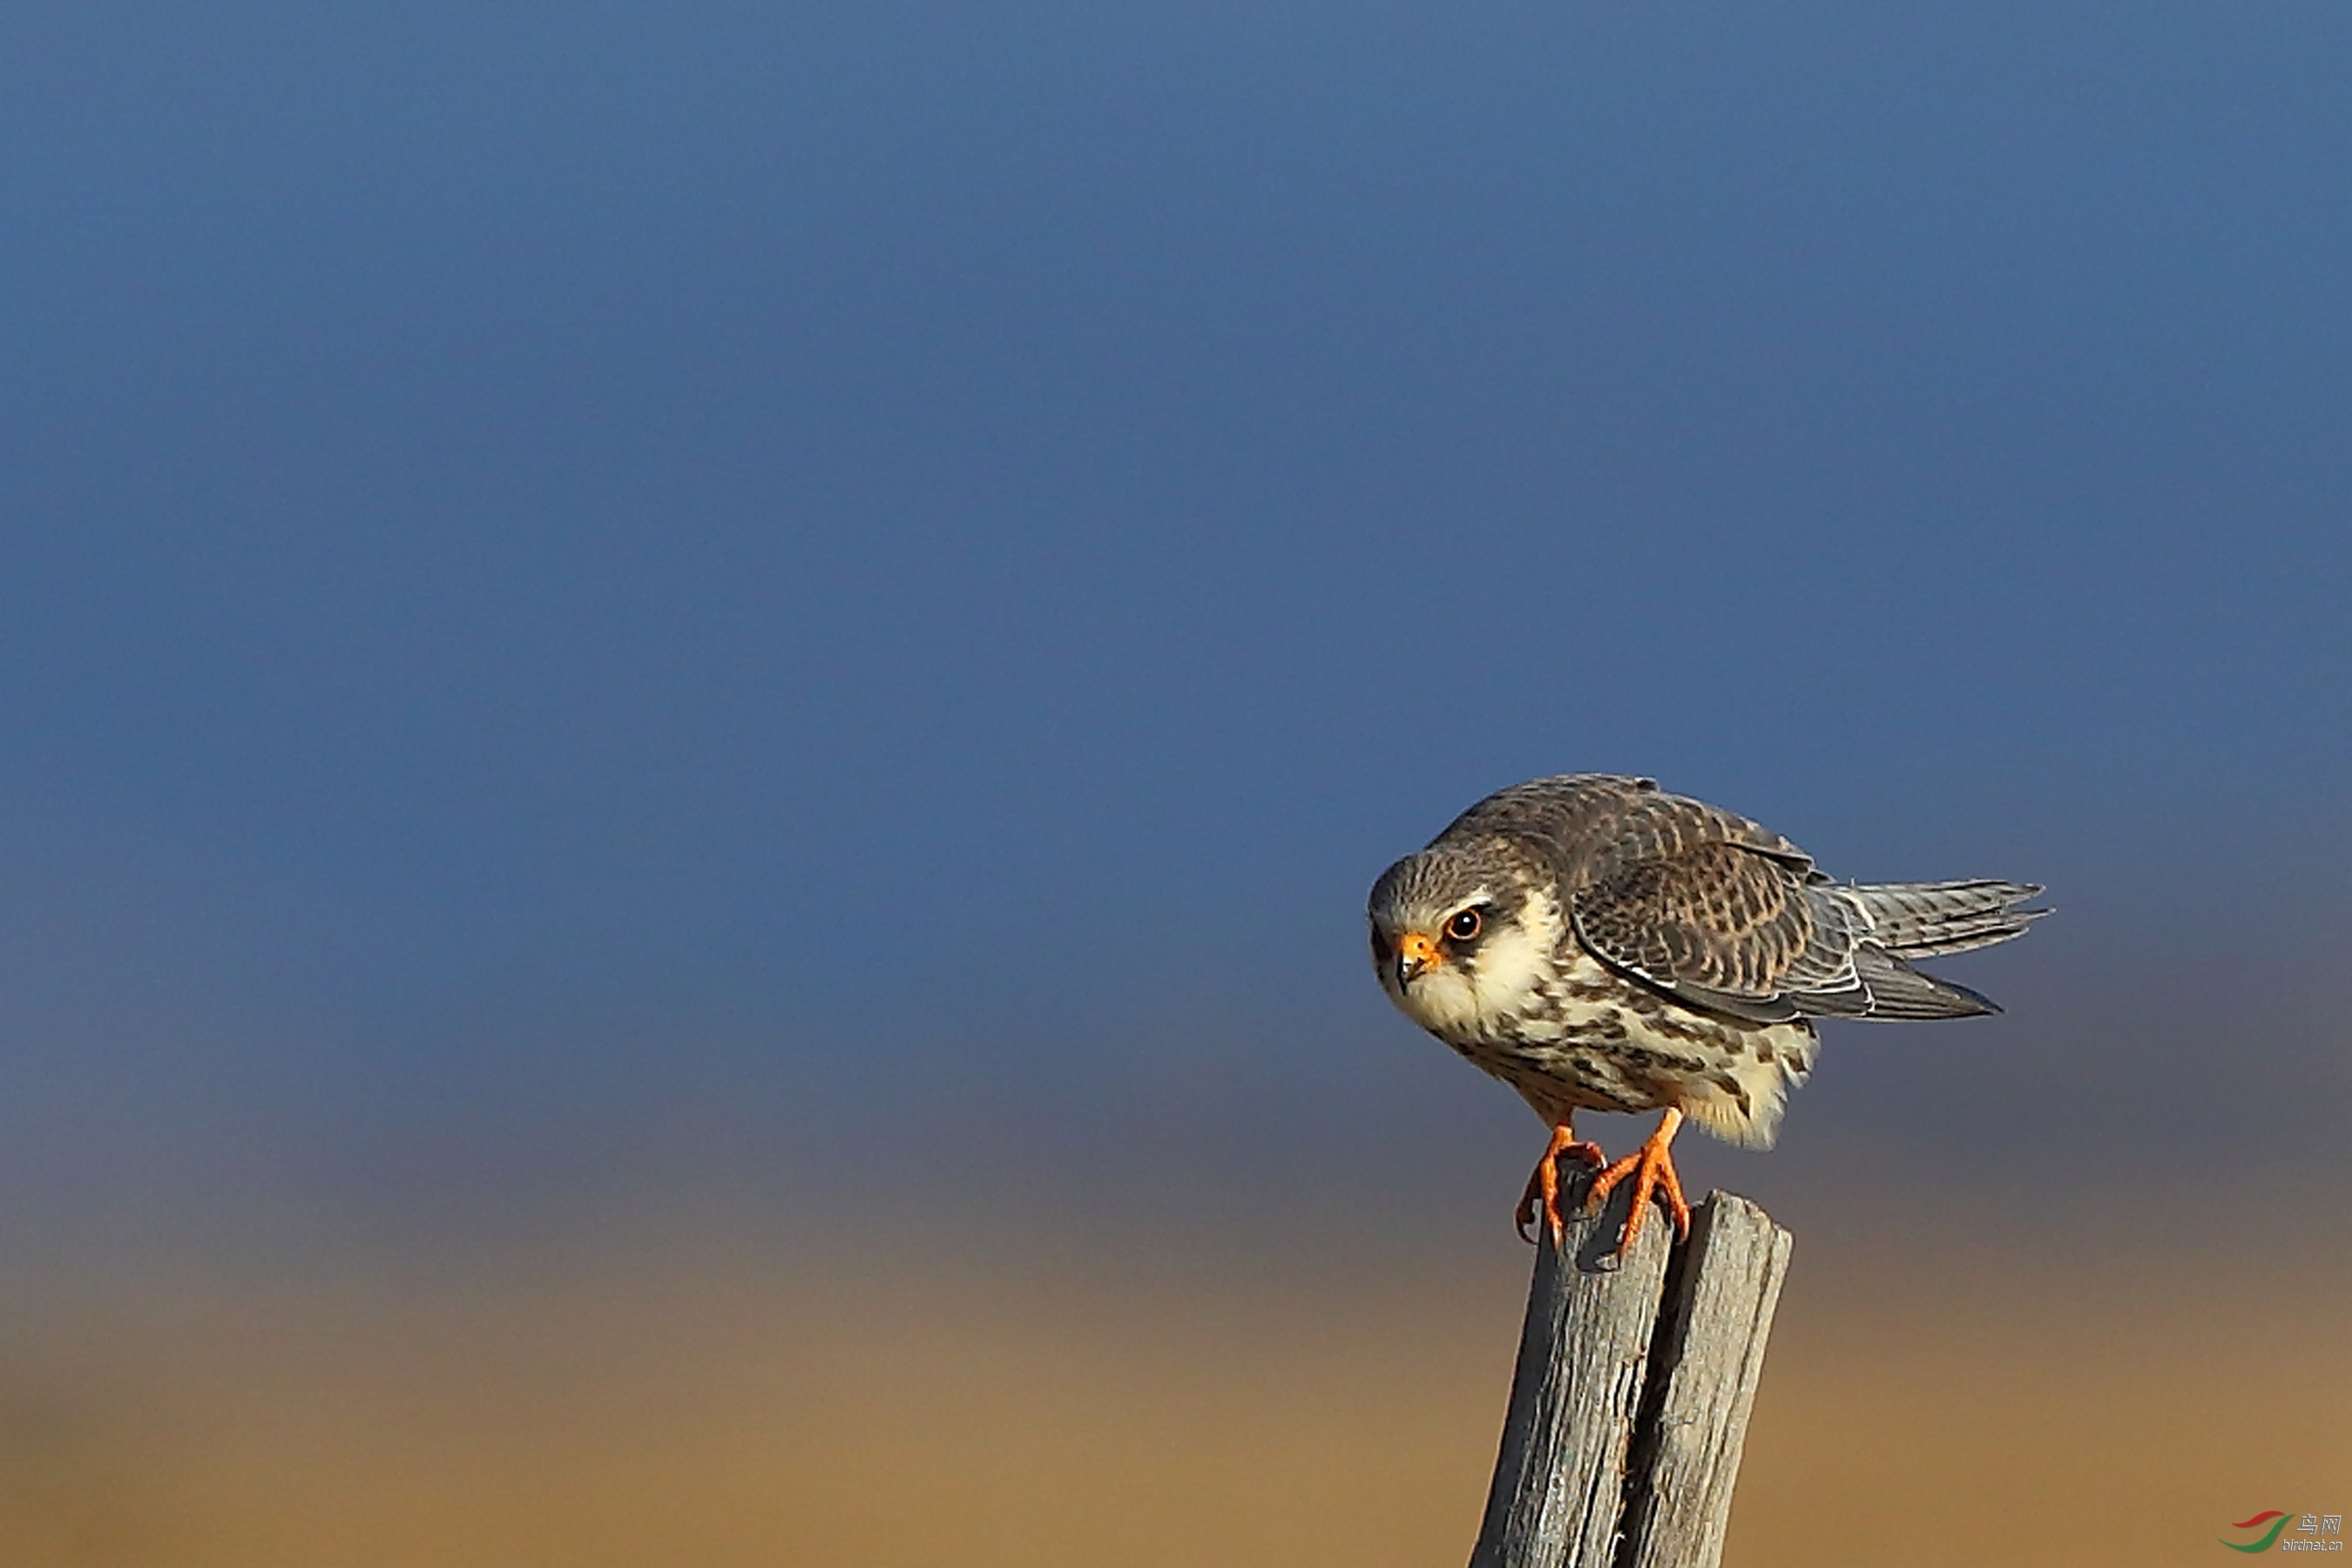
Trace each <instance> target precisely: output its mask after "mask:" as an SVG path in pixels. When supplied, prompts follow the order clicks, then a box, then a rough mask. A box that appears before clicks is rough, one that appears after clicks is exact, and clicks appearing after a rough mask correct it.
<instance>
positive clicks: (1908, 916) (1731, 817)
mask: <svg viewBox="0 0 2352 1568" xmlns="http://www.w3.org/2000/svg"><path fill="white" fill-rule="evenodd" d="M2041 890H2042V889H2041V888H2040V887H2038V886H2036V885H2034V884H2032V883H2029V882H2000V881H1969V882H1879V883H1864V884H1856V883H1852V882H1843V883H1842V882H1834V881H1832V880H1831V879H1830V878H1829V877H1828V876H1827V875H1825V874H1824V873H1822V871H1820V870H1818V869H1816V868H1814V865H1813V861H1812V858H1811V856H1809V855H1807V854H1806V853H1805V852H1804V851H1803V850H1801V849H1800V848H1798V847H1796V846H1795V845H1793V844H1791V843H1790V842H1789V841H1788V840H1787V839H1785V838H1783V837H1780V835H1779V834H1777V833H1775V832H1773V831H1772V830H1771V829H1769V828H1768V827H1764V826H1759V825H1758V824H1756V823H1753V822H1750V821H1749V820H1748V818H1746V817H1744V816H1737V815H1735V814H1734V813H1731V812H1728V811H1725V810H1722V809H1720V808H1719V807H1717V806H1712V805H1706V804H1705V803H1704V802H1701V801H1696V800H1691V799H1687V798H1685V796H1682V795H1670V794H1668V793H1666V792H1665V791H1664V790H1661V789H1660V788H1659V787H1658V786H1657V784H1656V782H1655V781H1654V780H1651V779H1644V778H1625V777H1619V776H1616V775H1613V774H1607V773H1570V774H1566V775H1563V776H1561V777H1558V778H1546V779H1531V780H1529V781H1528V783H1526V784H1513V785H1512V786H1511V787H1510V788H1508V789H1506V790H1500V791H1497V792H1496V794H1494V795H1488V796H1487V797H1486V799H1484V800H1482V801H1480V802H1479V803H1478V804H1477V805H1474V806H1472V807H1471V808H1470V809H1469V810H1467V811H1465V812H1464V813H1463V814H1462V815H1461V816H1458V817H1456V818H1455V819H1454V824H1453V826H1450V827H1448V828H1446V830H1445V831H1444V832H1443V833H1441V834H1439V835H1438V836H1437V837H1436V838H1435V839H1434V840H1433V842H1432V843H1431V844H1430V846H1429V847H1428V848H1426V849H1423V850H1422V851H1421V852H1420V853H1419V854H1417V855H1408V856H1406V857H1405V858H1403V859H1402V860H1400V861H1398V862H1397V863H1396V864H1395V865H1393V866H1391V867H1390V868H1388V869H1387V870H1386V871H1384V872H1382V873H1381V879H1380V880H1379V881H1378V882H1376V883H1374V884H1373V886H1372V896H1371V900H1370V908H1369V910H1368V913H1369V914H1370V920H1371V935H1372V963H1373V967H1374V968H1375V969H1376V970H1377V971H1378V972H1379V974H1380V979H1381V988H1382V989H1383V990H1385V991H1386V992H1387V993H1388V994H1389V1000H1390V1001H1391V1002H1393V1003H1395V1004H1396V1005H1397V1007H1398V1008H1399V1009H1400V1010H1401V1011H1402V1012H1403V1014H1404V1015H1405V1016H1407V1017H1408V1018H1411V1019H1412V1021H1413V1022H1414V1023H1416V1024H1419V1025H1420V1026H1422V1027H1423V1028H1424V1029H1426V1030H1428V1031H1429V1032H1430V1033H1431V1034H1433V1035H1434V1036H1436V1037H1438V1038H1439V1039H1441V1040H1443V1041H1444V1042H1445V1044H1447V1045H1448V1046H1451V1047H1453V1048H1454V1051H1455V1052H1456V1053H1458V1054H1459V1055H1461V1056H1462V1057H1464V1058H1466V1059H1467V1060H1468V1061H1470V1062H1471V1063H1472V1064H1473V1065H1475V1066H1476V1067H1479V1068H1484V1069H1485V1070H1486V1071H1487V1072H1489V1073H1492V1074H1493V1075H1494V1076H1495V1077H1496V1078H1498V1079H1502V1080H1503V1081H1504V1082H1505V1083H1507V1084H1509V1085H1510V1086H1511V1087H1512V1088H1513V1089H1517V1090H1518V1093H1519V1097H1520V1098H1521V1099H1522V1100H1526V1101H1527V1102H1528V1105H1529V1106H1531V1107H1533V1108H1534V1110H1535V1113H1536V1114H1537V1115H1538V1116H1540V1117H1542V1118H1543V1119H1544V1121H1545V1123H1546V1124H1547V1125H1548V1126H1549V1127H1550V1128H1551V1142H1550V1144H1549V1147H1547V1148H1546V1149H1545V1150H1544V1154H1543V1158H1542V1159H1541V1160H1539V1161H1538V1162H1537V1163H1536V1168H1535V1172H1534V1173H1533V1174H1532V1175H1530V1176H1529V1177H1528V1185H1527V1190H1526V1192H1525V1193H1524V1194H1521V1196H1520V1199H1519V1206H1518V1212H1517V1223H1518V1227H1519V1233H1520V1234H1521V1235H1522V1236H1528V1226H1530V1225H1531V1224H1532V1223H1533V1222H1534V1220H1535V1218H1536V1215H1537V1214H1538V1211H1540V1213H1541V1214H1542V1215H1543V1218H1544V1221H1545V1225H1546V1227H1547V1228H1548V1229H1549V1232H1550V1235H1551V1238H1552V1243H1553V1245H1554V1246H1558V1245H1559V1242H1560V1238H1561V1236H1562V1234H1563V1223H1564V1222H1563V1220H1562V1217H1561V1215H1560V1207H1559V1197H1560V1182H1559V1161H1561V1160H1562V1159H1572V1160H1576V1161H1579V1162H1580V1163H1583V1164H1585V1165H1587V1166H1589V1167H1591V1168H1593V1169H1595V1170H1597V1171H1598V1172H1599V1174H1597V1175H1596V1176H1595V1177H1594V1178H1593V1180H1592V1184H1591V1189H1590V1192H1589V1194H1588V1195H1587V1198H1586V1203H1585V1212H1586V1213H1588V1214H1598V1213H1599V1212H1600V1211H1601V1205H1603V1204H1604V1203H1606V1202H1607V1201H1608V1197H1609V1194H1610V1193H1611V1192H1612V1191H1614V1190H1615V1189H1616V1188H1617V1187H1618V1186H1619V1185H1620V1184H1622V1183H1623V1182H1624V1181H1626V1180H1627V1179H1628V1178H1631V1179H1632V1181H1633V1208H1632V1211H1631V1212H1630V1214H1629V1215H1627V1217H1626V1220H1625V1226H1624V1230H1623V1232H1622V1235H1621V1237H1619V1240H1618V1248H1617V1249H1618V1251H1619V1252H1620V1253H1621V1254H1622V1252H1623V1251H1624V1250H1625V1249H1626V1248H1628V1247H1632V1246H1633V1238H1634V1237H1636V1236H1637V1235H1639V1234H1640V1233H1641V1229H1642V1222H1643V1216H1644V1215H1646V1214H1647V1213H1648V1211H1649V1205H1650V1200H1651V1198H1652V1197H1653V1196H1656V1197H1658V1198H1660V1199H1661V1200H1662V1201H1663V1202H1664V1205H1665V1208H1666V1210H1667V1212H1668V1213H1669V1214H1670V1215H1672V1216H1673V1219H1674V1224H1675V1229H1676V1230H1677V1231H1678V1232H1679V1233H1680V1234H1682V1235H1684V1236H1685V1237H1687V1236H1688V1235H1689V1234H1690V1205H1688V1204H1687V1203H1686V1202H1685V1200H1684V1197H1683V1191H1682V1183H1681V1181H1680V1180H1679V1179H1678V1178H1677V1177H1676V1176H1675V1163H1674V1156H1673V1154H1672V1152H1671V1149H1672V1145H1673V1143H1674V1139H1675V1131H1677V1130H1678V1129H1679V1128H1680V1127H1681V1126H1682V1124H1683V1123H1684V1122H1685V1121H1695V1122H1696V1123H1697V1124H1698V1125H1699V1126H1700V1127H1702V1128H1704V1129H1705V1130H1706V1131H1709V1132H1711V1133H1713V1134H1715V1135H1716V1136H1717V1137H1718V1138H1721V1139H1724V1140H1726V1141H1727V1142H1733V1143H1738V1144H1740V1145H1743V1146H1745V1147H1747V1148H1751V1149H1769V1148H1770V1147H1771V1146H1772V1144H1773V1142H1774V1140H1775V1139H1776V1138H1777V1137H1778V1135H1779V1133H1780V1111H1781V1108H1782V1106H1783V1104H1784V1103H1785V1101H1786V1100H1787V1097H1788V1092H1789V1090H1790V1089H1791V1088H1793V1087H1796V1086H1798V1085H1801V1084H1802V1083H1803V1082H1804V1081H1805V1079H1806V1078H1807V1076H1808V1075H1809V1074H1810V1073H1811V1071H1812V1067H1813V1058H1814V1056H1815V1054H1816V1053H1817V1052H1819V1050H1820V1049H1821V1039H1820V1037H1819V1035H1817V1034H1816V1033H1815V1029H1814V1022H1813V1021H1814V1020H1815V1019H1816V1018H1881V1019H1895V1020H1908V1019H1914V1018H1965V1017H1969V1016H1973V1015H1978V1014H1984V1013H1998V1012H1999V1011H2000V1008H1998V1007H1996V1006H1994V1005H1992V1003H1991V1002H1990V1001H1988V1000H1987V999H1986V998H1984V997H1982V996H1980V995H1979V994H1977V993H1975V992H1973V991H1970V990H1969V989H1968V988H1967V987H1966V986H1962V985H1955V984H1951V983H1950V982H1949V981H1945V980H1938V979H1937V978H1935V977H1934V976H1933V975H1929V974H1923V973H1920V972H1919V971H1918V970H1916V969H1915V968H1913V967H1912V961H1913V960H1915V959H1922V958H1935V957H1940V956H1942V955H1943V954H1945V953H1951V952H1968V951H1969V949H1971V948H1979V947H1990V946H1991V945H1992V944H1993V943H1995V942H2007V941H2009V940H2010V939H2011V937H2015V936H2020V935H2022V934H2023V933H2024V931H2025V928H2026V926H2027V924H2028V923H2029V922H2031V921H2033V920H2035V919H2037V918H2039V917H2040V916H2042V915H2044V914H2047V913H2048V912H2049V911H2048V910H2032V909H2021V908H2020V907H2019V906H2020V905H2021V903H2023V902H2024V901H2025V900H2029V899H2031V898H2032V897H2033V896H2034V895H2035V894H2036V893H2039V892H2040V891H2041ZM1580 1110H1621V1111H1643V1110H1662V1111H1664V1115H1663V1116H1661V1117H1660V1118H1659V1120H1658V1125H1657V1128H1656V1130H1655V1131H1653V1132H1652V1133H1651V1134H1650V1136H1649V1137H1648V1138H1647V1139H1646V1140H1644V1141H1643V1144H1642V1146H1641V1148H1640V1150H1639V1151H1638V1152H1635V1153H1633V1154H1630V1155H1628V1156H1626V1157H1625V1158H1624V1159H1622V1160H1619V1161H1618V1162H1616V1163H1614V1164H1611V1163H1608V1162H1607V1159H1606V1157H1605V1156H1604V1155H1602V1153H1601V1149H1600V1147H1599V1145H1597V1144H1594V1143H1590V1142H1582V1141H1580V1140H1579V1139H1578V1138H1577V1136H1576V1130H1575V1119H1576V1113H1577V1112H1578V1111H1580ZM1528 1239H1530V1240H1532V1239H1533V1237H1528Z"/></svg>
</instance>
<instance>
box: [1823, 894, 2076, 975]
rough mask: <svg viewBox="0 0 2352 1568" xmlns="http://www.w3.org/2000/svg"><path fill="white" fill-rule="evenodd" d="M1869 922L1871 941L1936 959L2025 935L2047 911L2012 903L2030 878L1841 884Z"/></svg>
mask: <svg viewBox="0 0 2352 1568" xmlns="http://www.w3.org/2000/svg"><path fill="white" fill-rule="evenodd" d="M1841 891H1843V892H1844V893H1846V894H1847V895H1848V896H1850V897H1851V898H1852V899H1853V900H1854V901H1855V902H1856V903H1858V904H1859V905H1861V906H1862V910H1863V912H1864V914H1866V915H1867V916H1869V918H1870V921H1871V931H1870V940H1871V941H1872V942H1876V943H1877V944H1878V945H1879V946H1881V947H1883V948H1885V950H1886V951H1887V952H1891V953H1894V954H1895V956H1897V957H1899V958H1934V957H1937V955H1939V954H1942V953H1948V952H1969V951H1970V950H1971V949H1973V948H1979V947H1990V946H1992V945H1993V943H1995V942H2007V941H2009V940H2010V939H2011V937H2017V936H2022V935H2024V934H2025V928H2026V927H2027V926H2028V925H2030V924H2032V922H2033V921H2037V920H2040V919H2041V918H2042V916H2043V915H2046V914H2048V913H2049V912H2050V911H2049V910H2021V909H2018V908H2017V907H2016V906H2017V905H2019V904H2021V903H2022V902H2024V901H2025V900H2028V899H2030V898H2032V897H2033V896H2034V895H2035V894H2037V893H2039V892H2041V891H2042V889H2041V888H2040V887H2039V886H2038V885H2037V884H2035V883H2032V882H2000V881H1990V880H1987V881H1973V882H1879V883H1874V884H1871V885H1868V886H1864V887H1853V888H1846V889H1841Z"/></svg>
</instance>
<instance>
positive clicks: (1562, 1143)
mask: <svg viewBox="0 0 2352 1568" xmlns="http://www.w3.org/2000/svg"><path fill="white" fill-rule="evenodd" d="M1562 1154H1567V1155H1570V1156H1571V1157H1572V1158H1575V1159H1578V1160H1581V1161H1583V1162H1584V1163H1586V1164H1587V1165H1590V1166H1591V1167H1592V1168H1593V1169H1594V1170H1596V1171H1597V1170H1599V1169H1600V1168H1601V1166H1603V1165H1605V1164H1607V1163H1609V1157H1608V1156H1607V1155H1605V1154H1603V1153H1602V1152H1601V1145H1600V1144H1598V1143H1586V1142H1580V1141H1579V1140H1578V1138H1577V1136H1576V1113H1575V1112H1574V1111H1570V1112H1569V1114H1568V1115H1566V1116H1563V1117H1561V1118H1560V1119H1559V1123H1558V1125H1556V1126H1554V1127H1553V1128H1552V1130H1551V1143H1550V1145H1549V1147H1548V1148H1546V1149H1545V1150H1544V1152H1543V1158H1542V1159H1540V1160H1538V1161H1537V1162H1536V1168H1535V1169H1534V1170H1533V1171H1531V1172H1529V1173H1528V1190H1527V1191H1526V1192H1524V1193H1521V1194H1519V1207H1518V1211H1517V1213H1516V1214H1514V1215H1512V1216H1511V1222H1512V1223H1513V1224H1514V1225H1516V1226H1518V1230H1519V1239H1520V1240H1521V1241H1524V1242H1526V1243H1528V1245H1529V1246H1531V1247H1532V1246H1533V1245H1535V1239H1536V1238H1535V1237H1532V1236H1529V1235H1528V1226H1531V1225H1533V1224H1534V1223H1535V1218H1536V1210H1537V1207H1538V1205H1541V1207H1542V1209H1543V1216H1544V1228H1545V1229H1547V1230H1549V1231H1550V1232H1551V1244H1552V1245H1553V1246H1554V1247H1558V1246H1559V1243H1560V1237H1563V1236H1565V1235H1567V1234H1568V1230H1567V1225H1566V1222H1565V1221H1563V1220H1562V1219H1561V1218H1560V1216H1559V1157H1560V1156H1561V1155H1562Z"/></svg>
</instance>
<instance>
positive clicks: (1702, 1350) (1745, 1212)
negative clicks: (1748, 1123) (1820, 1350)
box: [1616, 1193, 1792, 1568]
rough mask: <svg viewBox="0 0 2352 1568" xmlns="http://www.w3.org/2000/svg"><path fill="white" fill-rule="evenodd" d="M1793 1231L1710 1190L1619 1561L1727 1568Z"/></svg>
mask: <svg viewBox="0 0 2352 1568" xmlns="http://www.w3.org/2000/svg"><path fill="white" fill-rule="evenodd" d="M1791 1245H1792V1242H1791V1238H1790V1235H1789V1233H1788V1232H1787V1231H1785V1230H1782V1229H1781V1228H1780V1226H1776V1225H1774V1224H1773V1223H1772V1219H1771V1216H1770V1215H1767V1214H1766V1213H1765V1212H1764V1211H1763V1210H1762V1209H1760V1208H1758V1207H1757V1206H1756V1205H1754V1204H1751V1203H1749V1202H1748V1200H1747V1199H1746V1198H1741V1197H1735V1196H1733V1195H1731V1194H1728V1193H1713V1194H1708V1197H1707V1201H1706V1205H1704V1206H1702V1207H1700V1208H1699V1209H1697V1210H1696V1211H1694V1213H1693V1214H1692V1215H1691V1237H1690V1241H1689V1244H1688V1245H1687V1246H1686V1247H1683V1248H1681V1249H1679V1256H1677V1258H1675V1266H1674V1267H1673V1268H1670V1269H1669V1270H1668V1271H1667V1278H1666V1296H1665V1305H1664V1309H1663V1310H1662V1311H1661V1313H1660V1322H1659V1333H1658V1338H1657V1342H1656V1349H1655V1350H1654V1352H1653V1353H1652V1356H1651V1369H1650V1388H1649V1391H1648V1392H1647V1393H1645V1394H1643V1400H1642V1412H1641V1415H1640V1416H1639V1417H1638V1418H1637V1421H1636V1424H1635V1434H1634V1439H1633V1447H1634V1455H1633V1459H1632V1460H1631V1461H1630V1462H1629V1464H1628V1469H1629V1470H1630V1471H1631V1473H1632V1478H1633V1479H1632V1484H1631V1486H1630V1487H1629V1488H1628V1490H1627V1495H1626V1505H1625V1518H1624V1541H1623V1542H1622V1545H1621V1546H1620V1547H1619V1549H1618V1552H1617V1559H1616V1562H1617V1568H1716V1564H1717V1563H1720V1562H1721V1561H1722V1560H1723V1536H1724V1531H1725V1530H1726V1528H1727V1526H1728V1525H1729V1523H1730V1521H1731V1489H1732V1487H1733V1484H1734V1483H1735V1482H1737V1481H1738V1479H1739V1454H1740V1449H1741V1447H1742V1446H1743V1445H1744V1444H1745V1442H1746V1440H1747V1436H1748V1413H1749V1412H1750V1411H1751V1410H1752V1409H1753V1408H1754V1407H1755V1404H1756V1384H1757V1382H1758V1380H1759V1379H1760V1378H1761V1377H1762V1376H1763V1375H1764V1342H1765V1341H1766V1339H1767V1338H1769V1336H1770V1334H1771V1332H1772V1310H1773V1308H1774V1307H1775V1306H1776V1305H1777V1304H1778V1303H1779V1301H1780V1281H1781V1279H1783V1278H1784V1277H1785V1276H1786V1275H1787V1273H1788V1271H1789V1251H1790V1247H1791Z"/></svg>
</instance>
